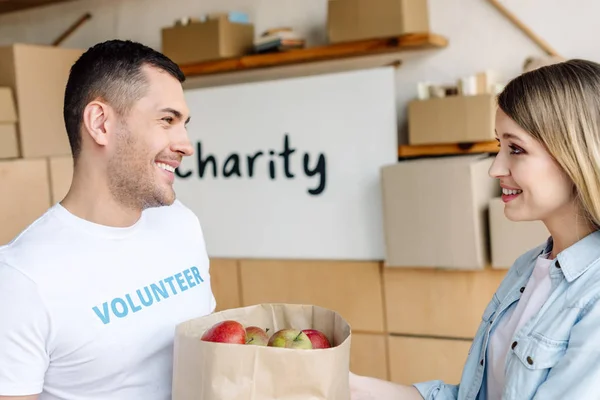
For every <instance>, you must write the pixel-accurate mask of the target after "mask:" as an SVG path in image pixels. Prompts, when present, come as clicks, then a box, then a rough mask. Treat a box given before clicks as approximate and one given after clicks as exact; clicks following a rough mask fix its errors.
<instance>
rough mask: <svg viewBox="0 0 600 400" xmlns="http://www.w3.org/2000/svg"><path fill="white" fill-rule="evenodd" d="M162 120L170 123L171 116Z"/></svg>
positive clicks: (171, 120)
mask: <svg viewBox="0 0 600 400" xmlns="http://www.w3.org/2000/svg"><path fill="white" fill-rule="evenodd" d="M163 121H165V122H167V123H169V124H170V123H172V122H173V118H172V117H164V118H163Z"/></svg>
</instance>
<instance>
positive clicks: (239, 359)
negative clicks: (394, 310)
mask: <svg viewBox="0 0 600 400" xmlns="http://www.w3.org/2000/svg"><path fill="white" fill-rule="evenodd" d="M224 320H236V321H238V322H240V323H241V324H242V325H244V326H245V327H248V326H251V325H255V326H260V327H262V328H265V329H266V328H269V331H268V334H269V336H270V335H271V334H273V333H275V332H276V331H278V330H279V329H283V328H296V329H308V328H313V329H319V330H320V331H322V332H323V333H324V334H325V335H327V337H328V338H329V340H330V342H331V345H332V346H333V347H332V348H329V349H312V350H296V349H287V348H277V347H266V346H255V345H241V344H229V343H212V342H204V341H202V340H200V337H201V336H202V334H203V333H204V332H205V331H206V330H207V329H209V328H210V327H211V326H213V325H214V324H216V323H217V322H220V321H224ZM350 341H351V328H350V325H349V324H348V323H347V322H346V321H345V320H344V319H343V318H342V316H341V315H339V314H338V313H336V312H334V311H331V310H328V309H325V308H321V307H318V306H312V305H299V304H260V305H255V306H249V307H243V308H236V309H230V310H224V311H221V312H218V313H214V314H211V315H208V316H205V317H201V318H197V319H194V320H191V321H187V322H184V323H182V324H180V325H178V326H177V328H176V334H175V345H174V365H173V397H172V399H173V400H275V399H277V400H349V399H350V389H349V382H348V375H349V369H350Z"/></svg>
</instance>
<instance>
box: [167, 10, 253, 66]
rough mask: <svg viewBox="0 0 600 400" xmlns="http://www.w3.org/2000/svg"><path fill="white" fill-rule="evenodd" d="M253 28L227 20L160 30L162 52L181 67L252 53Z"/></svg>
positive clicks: (222, 18) (219, 19)
mask: <svg viewBox="0 0 600 400" xmlns="http://www.w3.org/2000/svg"><path fill="white" fill-rule="evenodd" d="M253 49H254V26H253V25H252V24H244V23H237V22H231V21H230V20H229V19H228V18H226V17H219V18H216V19H209V20H207V21H206V22H191V23H190V24H189V25H181V26H172V27H168V28H163V29H162V52H163V53H164V54H165V55H166V56H167V57H169V58H170V59H171V60H173V61H174V62H176V63H177V64H180V65H185V64H192V63H197V62H201V61H207V60H215V59H220V58H228V57H239V56H242V55H245V54H249V53H252V51H253Z"/></svg>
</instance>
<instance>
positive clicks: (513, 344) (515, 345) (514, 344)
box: [510, 342, 517, 350]
mask: <svg viewBox="0 0 600 400" xmlns="http://www.w3.org/2000/svg"><path fill="white" fill-rule="evenodd" d="M515 347H517V342H513V343H512V346H510V348H511V349H513V350H514V348H515Z"/></svg>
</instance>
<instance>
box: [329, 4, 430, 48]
mask: <svg viewBox="0 0 600 400" xmlns="http://www.w3.org/2000/svg"><path fill="white" fill-rule="evenodd" d="M327 4H328V15H327V33H328V36H329V41H330V42H331V43H338V42H346V41H353V40H363V39H372V38H379V37H389V36H399V35H403V34H406V33H417V32H429V10H428V6H427V0H330V1H329V2H328V3H327Z"/></svg>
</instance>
